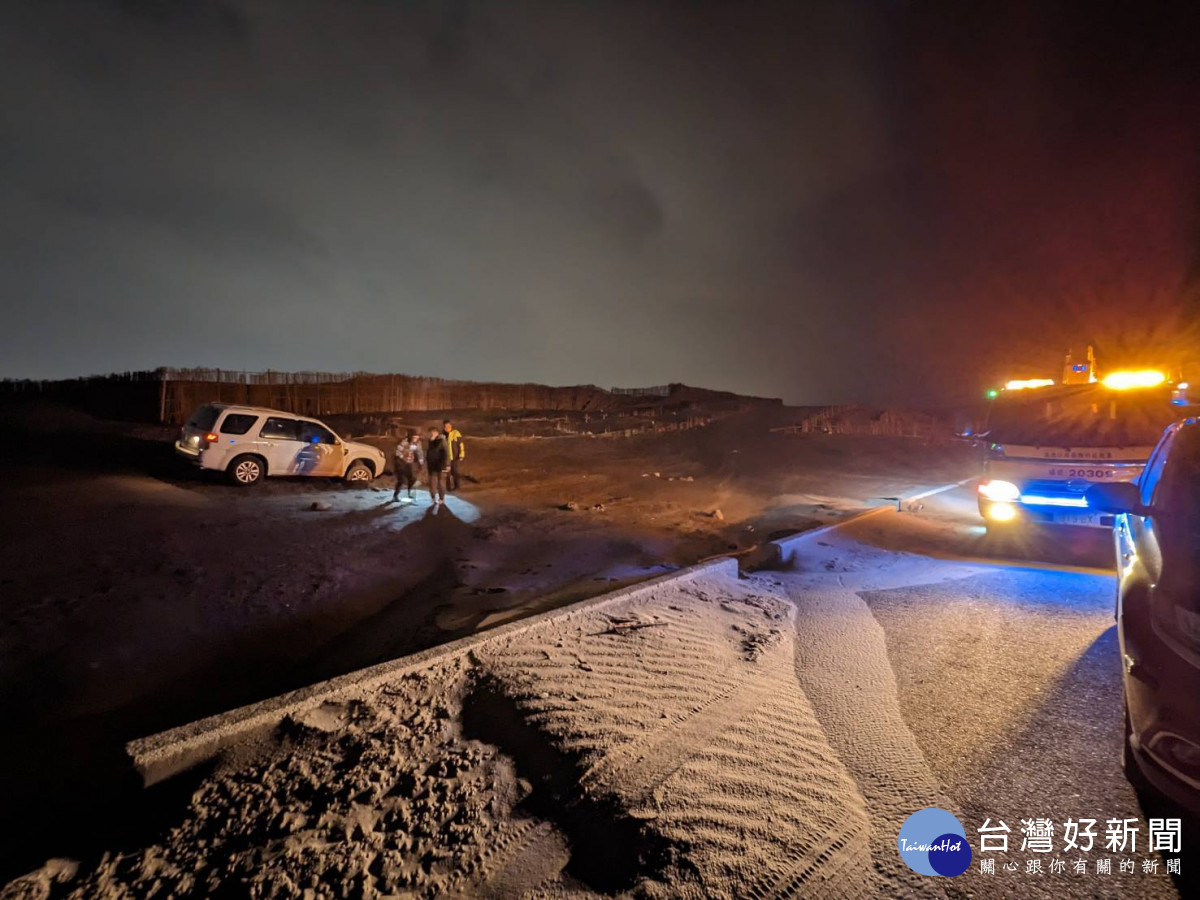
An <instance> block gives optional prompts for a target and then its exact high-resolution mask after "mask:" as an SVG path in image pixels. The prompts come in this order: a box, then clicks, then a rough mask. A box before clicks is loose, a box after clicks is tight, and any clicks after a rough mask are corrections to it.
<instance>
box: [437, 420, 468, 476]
mask: <svg viewBox="0 0 1200 900" xmlns="http://www.w3.org/2000/svg"><path fill="white" fill-rule="evenodd" d="M442 431H444V432H445V433H446V444H447V446H448V447H449V449H450V479H449V482H448V484H449V489H450V490H452V491H457V490H458V464H459V463H461V462H462V461H463V460H464V459H466V458H467V445H466V444H464V443H463V436H462V432H461V431H459V430H458V429H457V428H455V427H454V423H453V422H451V421H450V420H449V419H446V420H444V421H443V422H442Z"/></svg>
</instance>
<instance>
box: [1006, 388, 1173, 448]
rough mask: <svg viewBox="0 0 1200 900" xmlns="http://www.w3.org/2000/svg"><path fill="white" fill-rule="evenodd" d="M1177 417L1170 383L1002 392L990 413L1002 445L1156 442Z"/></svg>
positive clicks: (1146, 444) (1141, 444)
mask: <svg viewBox="0 0 1200 900" xmlns="http://www.w3.org/2000/svg"><path fill="white" fill-rule="evenodd" d="M1174 418H1175V416H1174V414H1173V411H1172V407H1171V405H1170V391H1169V389H1166V388H1145V389H1140V390H1130V391H1113V390H1109V389H1108V388H1105V387H1103V386H1101V385H1098V384H1085V385H1069V386H1068V385H1063V386H1058V387H1044V388H1034V389H1031V390H1025V391H1011V392H1005V393H1004V394H1001V396H1000V397H999V398H998V399H997V400H996V401H995V402H994V403H993V404H992V408H991V411H990V412H989V414H988V421H987V427H986V434H987V437H988V439H989V440H991V441H994V442H996V443H1000V444H1006V443H1007V444H1028V445H1032V446H1050V447H1150V446H1153V445H1154V444H1156V443H1157V442H1158V439H1159V437H1161V436H1162V432H1163V429H1164V428H1166V427H1167V425H1169V424H1170V423H1171V422H1172V420H1173V419H1174Z"/></svg>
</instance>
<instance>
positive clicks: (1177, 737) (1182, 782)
mask: <svg viewBox="0 0 1200 900" xmlns="http://www.w3.org/2000/svg"><path fill="white" fill-rule="evenodd" d="M1087 501H1088V506H1089V507H1091V508H1093V509H1098V510H1101V511H1105V512H1109V513H1115V514H1117V515H1116V522H1115V525H1114V528H1113V534H1114V536H1115V543H1116V552H1117V581H1118V587H1117V609H1116V618H1117V634H1118V638H1119V640H1120V647H1121V663H1122V668H1123V682H1124V693H1125V747H1124V761H1125V771H1126V773H1127V774H1128V775H1129V776H1130V778H1131V780H1134V781H1135V782H1136V781H1137V777H1138V776H1139V775H1141V776H1144V778H1145V780H1146V781H1148V782H1149V783H1150V784H1151V785H1153V786H1154V787H1155V788H1157V789H1158V790H1159V791H1160V792H1162V793H1163V794H1165V795H1166V796H1168V797H1169V798H1171V799H1173V800H1175V801H1176V802H1178V803H1180V804H1182V805H1184V806H1187V807H1189V808H1191V809H1192V810H1193V811H1197V812H1200V419H1195V418H1192V419H1186V420H1184V421H1182V422H1177V423H1175V424H1174V425H1171V426H1170V427H1169V428H1167V430H1166V431H1165V432H1164V434H1163V436H1162V438H1161V440H1159V442H1158V445H1157V446H1156V447H1155V448H1154V452H1153V453H1152V454H1151V456H1150V459H1149V461H1148V462H1147V464H1146V469H1145V471H1144V472H1143V473H1142V475H1141V477H1140V478H1139V479H1138V481H1137V482H1136V483H1128V482H1112V483H1107V484H1100V485H1096V486H1094V487H1092V488H1091V489H1089V490H1088V493H1087Z"/></svg>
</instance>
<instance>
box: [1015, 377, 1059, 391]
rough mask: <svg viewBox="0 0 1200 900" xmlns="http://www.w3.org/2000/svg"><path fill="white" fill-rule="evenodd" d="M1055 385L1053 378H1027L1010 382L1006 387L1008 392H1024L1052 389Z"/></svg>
mask: <svg viewBox="0 0 1200 900" xmlns="http://www.w3.org/2000/svg"><path fill="white" fill-rule="evenodd" d="M1052 384H1054V379H1052V378H1025V379H1017V380H1016V381H1009V382H1007V383H1006V384H1005V385H1004V389H1005V390H1006V391H1024V390H1028V389H1029V388H1040V387H1050V386H1051V385H1052Z"/></svg>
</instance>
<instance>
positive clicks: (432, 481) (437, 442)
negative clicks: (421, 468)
mask: <svg viewBox="0 0 1200 900" xmlns="http://www.w3.org/2000/svg"><path fill="white" fill-rule="evenodd" d="M425 471H426V472H428V473H429V499H430V502H431V503H432V504H434V505H435V506H440V505H441V504H443V503H445V502H446V476H447V475H448V474H449V472H450V451H449V448H448V447H447V445H446V435H445V434H443V433H442V432H440V431H438V430H437V429H436V428H430V429H429V445H428V446H427V447H426V448H425ZM434 511H435V512H436V509H435V510H434Z"/></svg>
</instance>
